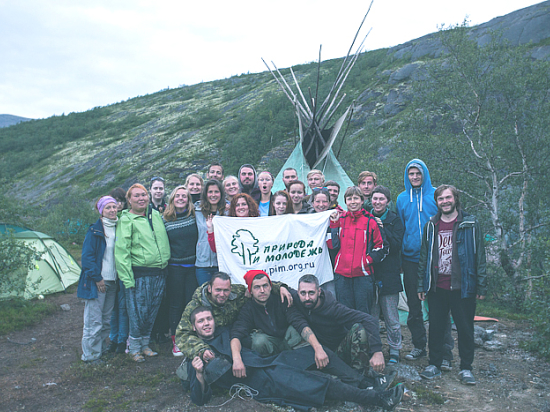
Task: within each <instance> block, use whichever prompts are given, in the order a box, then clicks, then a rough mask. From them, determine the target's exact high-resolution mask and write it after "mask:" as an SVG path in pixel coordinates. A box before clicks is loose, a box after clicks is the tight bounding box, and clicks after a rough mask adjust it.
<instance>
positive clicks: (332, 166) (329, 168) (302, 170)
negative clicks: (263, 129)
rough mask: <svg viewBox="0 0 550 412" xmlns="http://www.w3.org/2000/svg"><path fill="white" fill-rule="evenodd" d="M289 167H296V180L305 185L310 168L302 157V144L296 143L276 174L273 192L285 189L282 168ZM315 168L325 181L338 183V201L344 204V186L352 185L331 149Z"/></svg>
mask: <svg viewBox="0 0 550 412" xmlns="http://www.w3.org/2000/svg"><path fill="white" fill-rule="evenodd" d="M289 167H292V168H294V169H296V171H297V172H298V180H301V181H302V182H304V183H305V185H306V187H307V174H308V173H309V171H310V168H309V166H308V165H307V162H306V160H305V158H304V154H303V151H302V145H301V144H299V143H298V144H297V145H296V148H295V149H294V151H293V152H292V153H291V155H290V156H289V157H288V160H287V161H286V163H285V164H284V166H283V167H282V168H281V170H280V171H279V173H278V174H277V177H276V178H275V183H274V185H273V191H274V192H275V191H277V190H284V189H285V185H284V183H283V170H285V169H287V168H289ZM317 168H318V169H319V170H321V171H322V172H323V174H324V175H325V181H328V180H334V181H336V182H337V183H338V184H339V185H340V196H339V197H338V203H339V204H340V205H344V204H345V202H344V192H345V191H346V188H348V187H350V186H353V182H352V181H351V179H350V178H349V177H348V175H347V174H346V172H345V171H344V169H343V168H342V166H341V165H340V163H339V162H338V160H337V159H336V156H334V153H333V152H332V149H331V150H330V151H329V153H328V155H327V156H326V157H325V159H323V161H322V162H321V164H320V165H318V166H317Z"/></svg>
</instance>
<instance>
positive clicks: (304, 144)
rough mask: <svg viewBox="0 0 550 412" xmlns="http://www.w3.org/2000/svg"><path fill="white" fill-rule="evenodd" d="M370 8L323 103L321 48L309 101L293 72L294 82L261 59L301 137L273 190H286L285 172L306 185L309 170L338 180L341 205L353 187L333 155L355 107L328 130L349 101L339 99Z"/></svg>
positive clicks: (351, 66) (292, 78) (357, 52)
mask: <svg viewBox="0 0 550 412" xmlns="http://www.w3.org/2000/svg"><path fill="white" fill-rule="evenodd" d="M371 6H372V2H371ZM371 6H369V10H368V11H367V13H366V14H365V17H364V18H363V21H362V22H361V25H360V26H359V29H358V30H357V33H356V34H355V37H354V39H353V42H352V44H351V46H350V48H349V50H348V53H347V55H346V57H345V58H344V60H343V61H342V65H341V67H340V70H339V71H338V74H337V76H336V79H335V81H334V84H333V85H332V87H331V89H330V91H329V92H328V94H327V96H326V97H325V98H324V100H323V101H322V103H319V102H320V101H321V97H320V96H318V91H319V79H320V69H321V47H320V48H319V61H318V69H317V89H316V91H315V96H312V95H311V91H310V93H309V98H306V97H305V95H304V93H303V92H302V90H301V88H300V84H299V83H298V79H297V78H296V75H295V74H294V71H293V70H292V68H290V77H291V78H289V79H288V81H287V79H286V78H285V76H283V75H282V74H281V72H280V71H279V69H278V68H277V66H276V65H275V63H273V62H271V64H272V66H273V67H271V66H269V65H268V64H267V63H266V62H265V60H263V59H262V60H263V62H264V64H265V65H266V67H267V68H268V70H269V71H270V72H271V74H272V75H273V77H274V78H275V80H276V81H277V84H278V85H279V87H280V88H281V90H282V91H283V92H284V93H285V95H286V97H287V98H288V99H289V100H290V102H291V103H292V105H293V107H294V110H295V113H296V117H297V118H298V129H299V133H300V141H299V142H298V144H297V145H296V147H295V148H294V151H293V152H292V154H291V155H290V156H289V158H288V159H287V161H286V162H285V164H284V165H283V167H282V168H281V170H280V171H279V173H278V174H277V177H276V178H275V183H274V185H273V190H284V188H285V187H284V183H283V181H282V177H283V171H284V170H285V169H287V168H289V167H291V168H294V169H296V171H297V172H298V179H299V180H301V181H302V182H304V183H307V179H306V176H307V174H308V172H309V171H310V170H312V169H319V170H321V171H322V172H323V174H324V175H325V180H326V181H328V180H335V181H336V182H338V184H340V196H339V198H338V202H339V203H340V204H344V197H343V196H344V192H345V190H346V188H347V187H349V186H353V182H352V181H351V179H350V178H349V176H348V175H347V174H346V172H345V171H344V169H343V168H342V166H341V165H340V162H338V159H337V158H336V156H335V155H334V153H333V151H332V145H333V144H334V141H335V140H336V137H337V136H338V133H339V132H340V130H341V128H342V126H343V125H344V123H345V121H346V119H347V118H350V117H351V114H352V112H353V105H350V106H349V107H348V108H347V109H346V110H345V111H344V114H342V115H341V116H340V117H339V118H338V119H337V120H336V121H334V123H333V124H332V125H331V126H329V124H331V122H332V121H333V117H334V115H335V113H336V111H337V110H338V109H339V107H340V106H341V104H342V102H343V101H344V99H345V97H346V94H345V93H343V94H342V95H341V96H340V92H341V90H342V87H343V85H344V82H345V81H346V78H347V77H348V75H349V73H350V72H351V69H352V68H353V66H354V65H355V62H356V61H357V58H358V57H359V55H360V53H361V51H362V50H363V45H364V43H365V40H366V38H367V36H368V33H367V36H365V38H364V39H363V41H362V42H361V44H360V45H359V47H358V48H357V50H356V52H355V53H353V54H352V50H353V47H354V44H355V41H356V40H357V36H358V35H359V32H360V30H361V27H362V26H363V23H364V22H365V19H366V18H367V16H368V14H369V11H370V7H371Z"/></svg>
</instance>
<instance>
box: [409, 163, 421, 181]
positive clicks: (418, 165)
mask: <svg viewBox="0 0 550 412" xmlns="http://www.w3.org/2000/svg"><path fill="white" fill-rule="evenodd" d="M411 167H416V168H417V169H418V170H419V171H420V174H421V175H422V182H424V168H423V167H422V165H421V164H420V163H416V162H411V164H410V165H409V167H407V173H408V172H409V170H411Z"/></svg>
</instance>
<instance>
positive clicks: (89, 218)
mask: <svg viewBox="0 0 550 412" xmlns="http://www.w3.org/2000/svg"><path fill="white" fill-rule="evenodd" d="M39 216H40V218H39V219H37V220H36V223H35V226H34V229H35V230H37V231H39V232H43V233H46V234H48V235H50V236H52V237H54V238H55V239H56V240H57V241H58V242H60V243H61V244H63V245H64V246H65V247H67V246H69V245H71V244H72V243H78V244H82V243H83V242H84V237H85V236H86V232H87V231H88V227H89V226H90V225H91V224H92V223H94V222H95V221H96V220H97V219H98V218H99V215H98V213H97V212H96V211H94V207H93V206H92V205H91V204H90V203H89V202H87V201H86V200H85V199H84V197H83V196H82V195H81V194H79V193H72V194H68V195H67V196H66V197H65V198H64V200H63V201H62V202H61V203H58V204H57V205H55V206H52V207H50V208H47V209H46V210H44V211H41V212H40V214H39Z"/></svg>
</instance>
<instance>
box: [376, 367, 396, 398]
mask: <svg viewBox="0 0 550 412" xmlns="http://www.w3.org/2000/svg"><path fill="white" fill-rule="evenodd" d="M396 377H397V371H396V370H395V369H390V368H388V369H386V374H385V375H377V376H375V378H374V390H375V391H377V392H383V391H385V390H386V389H388V388H389V387H390V385H391V384H392V382H393V381H394V379H395V378H396Z"/></svg>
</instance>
